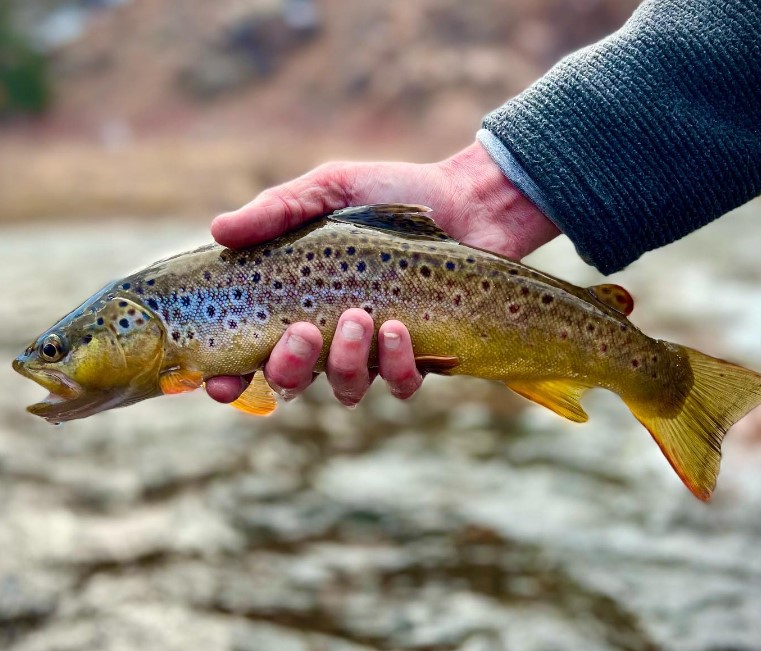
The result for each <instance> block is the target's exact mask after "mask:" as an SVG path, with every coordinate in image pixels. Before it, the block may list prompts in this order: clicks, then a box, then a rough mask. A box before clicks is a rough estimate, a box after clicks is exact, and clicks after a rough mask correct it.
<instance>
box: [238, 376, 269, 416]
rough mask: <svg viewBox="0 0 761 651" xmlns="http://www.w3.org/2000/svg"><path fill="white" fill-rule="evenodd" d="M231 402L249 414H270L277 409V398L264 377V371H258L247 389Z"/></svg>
mask: <svg viewBox="0 0 761 651" xmlns="http://www.w3.org/2000/svg"><path fill="white" fill-rule="evenodd" d="M230 404H231V405H232V406H233V407H235V408H236V409H240V410H241V411H242V412H245V413H247V414H253V415H254V416H269V415H270V414H271V413H272V412H273V411H275V407H277V400H276V398H275V394H274V393H273V391H272V389H271V388H270V385H269V384H267V380H265V379H264V373H256V374H255V375H254V378H253V379H252V380H251V383H250V384H249V385H248V387H247V388H246V390H245V391H244V392H243V393H241V394H240V396H239V397H238V399H237V400H235V401H234V402H231V403H230Z"/></svg>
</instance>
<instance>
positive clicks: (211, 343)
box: [209, 338, 214, 348]
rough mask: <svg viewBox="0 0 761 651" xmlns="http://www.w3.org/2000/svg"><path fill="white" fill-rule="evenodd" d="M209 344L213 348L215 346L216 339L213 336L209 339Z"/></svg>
mask: <svg viewBox="0 0 761 651" xmlns="http://www.w3.org/2000/svg"><path fill="white" fill-rule="evenodd" d="M209 346H210V347H211V348H214V339H213V338H211V339H209Z"/></svg>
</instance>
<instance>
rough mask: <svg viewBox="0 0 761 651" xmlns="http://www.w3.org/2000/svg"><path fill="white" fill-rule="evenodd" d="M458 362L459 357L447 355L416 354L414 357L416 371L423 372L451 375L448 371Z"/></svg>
mask: <svg viewBox="0 0 761 651" xmlns="http://www.w3.org/2000/svg"><path fill="white" fill-rule="evenodd" d="M459 364H460V360H459V358H457V357H452V356H447V355H418V356H417V357H415V365H416V366H417V368H418V371H420V372H421V373H423V374H425V373H437V374H438V375H451V373H450V372H449V371H451V370H452V369H453V368H454V367H455V366H458V365H459Z"/></svg>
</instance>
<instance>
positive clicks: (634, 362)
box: [632, 359, 639, 368]
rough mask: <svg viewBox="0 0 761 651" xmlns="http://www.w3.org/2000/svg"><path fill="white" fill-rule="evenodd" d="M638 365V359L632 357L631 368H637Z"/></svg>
mask: <svg viewBox="0 0 761 651" xmlns="http://www.w3.org/2000/svg"><path fill="white" fill-rule="evenodd" d="M638 366H639V360H638V359H633V360H632V368H637V367H638Z"/></svg>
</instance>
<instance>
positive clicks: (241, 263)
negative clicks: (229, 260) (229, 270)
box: [238, 257, 248, 267]
mask: <svg viewBox="0 0 761 651" xmlns="http://www.w3.org/2000/svg"><path fill="white" fill-rule="evenodd" d="M246 262H248V260H246V258H244V257H240V258H238V266H239V267H244V266H245V265H246Z"/></svg>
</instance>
